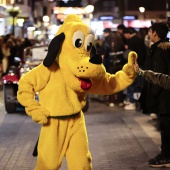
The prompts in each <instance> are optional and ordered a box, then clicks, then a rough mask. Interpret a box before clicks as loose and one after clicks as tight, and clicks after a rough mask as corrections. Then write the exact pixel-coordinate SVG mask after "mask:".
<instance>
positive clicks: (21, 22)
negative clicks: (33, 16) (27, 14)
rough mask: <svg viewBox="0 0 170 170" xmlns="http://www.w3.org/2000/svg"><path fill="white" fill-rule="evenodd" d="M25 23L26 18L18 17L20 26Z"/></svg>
mask: <svg viewBox="0 0 170 170" xmlns="http://www.w3.org/2000/svg"><path fill="white" fill-rule="evenodd" d="M23 23H24V19H23V18H18V19H17V24H18V26H20V27H22V26H23Z"/></svg>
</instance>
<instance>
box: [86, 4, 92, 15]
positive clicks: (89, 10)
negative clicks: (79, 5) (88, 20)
mask: <svg viewBox="0 0 170 170" xmlns="http://www.w3.org/2000/svg"><path fill="white" fill-rule="evenodd" d="M85 11H86V13H88V14H89V13H92V12H93V11H94V6H93V5H87V6H86V7H85Z"/></svg>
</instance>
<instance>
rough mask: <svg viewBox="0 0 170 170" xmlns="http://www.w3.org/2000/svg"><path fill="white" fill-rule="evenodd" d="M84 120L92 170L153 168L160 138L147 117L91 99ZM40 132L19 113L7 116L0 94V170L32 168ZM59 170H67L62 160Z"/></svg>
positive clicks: (30, 121) (153, 122)
mask: <svg viewBox="0 0 170 170" xmlns="http://www.w3.org/2000/svg"><path fill="white" fill-rule="evenodd" d="M85 118H86V125H87V132H88V137H89V145H90V150H91V153H92V158H93V160H92V163H93V170H153V169H155V168H150V167H148V165H147V161H148V159H149V158H152V157H154V156H155V155H156V154H157V153H159V147H160V135H159V132H158V131H157V129H156V127H155V124H156V121H153V120H151V118H150V116H148V115H144V114H142V113H141V112H139V111H125V110H124V109H123V107H120V106H118V105H115V106H114V107H109V106H107V105H106V104H105V103H103V102H102V101H101V100H98V97H97V98H92V97H91V100H90V106H89V110H88V111H87V112H86V113H85ZM39 130H40V125H38V124H36V123H34V122H33V121H32V120H31V118H30V117H28V116H27V115H25V114H24V113H22V112H21V113H13V114H6V113H5V109H4V104H3V91H0V170H33V169H34V167H35V164H36V157H33V156H32V151H33V148H34V145H35V143H36V140H37V138H38V136H39ZM77 156H78V155H77ZM156 169H157V170H159V169H164V168H156ZM166 169H167V168H166ZM60 170H67V165H66V160H65V159H64V160H63V164H62V167H61V168H60Z"/></svg>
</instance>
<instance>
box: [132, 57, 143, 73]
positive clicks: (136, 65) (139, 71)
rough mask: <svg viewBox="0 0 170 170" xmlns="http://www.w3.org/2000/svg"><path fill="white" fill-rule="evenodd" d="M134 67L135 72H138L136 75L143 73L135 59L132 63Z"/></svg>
mask: <svg viewBox="0 0 170 170" xmlns="http://www.w3.org/2000/svg"><path fill="white" fill-rule="evenodd" d="M133 66H134V69H135V72H136V73H137V74H138V75H141V76H142V75H143V74H144V71H143V70H142V69H141V68H140V67H139V65H138V63H137V60H135V63H134V65H133Z"/></svg>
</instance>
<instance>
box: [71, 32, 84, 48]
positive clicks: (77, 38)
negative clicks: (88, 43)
mask: <svg viewBox="0 0 170 170" xmlns="http://www.w3.org/2000/svg"><path fill="white" fill-rule="evenodd" d="M72 41H73V45H74V47H76V48H79V47H81V46H82V45H83V42H84V34H83V32H82V31H76V32H75V33H74V35H73V39H72Z"/></svg>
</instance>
